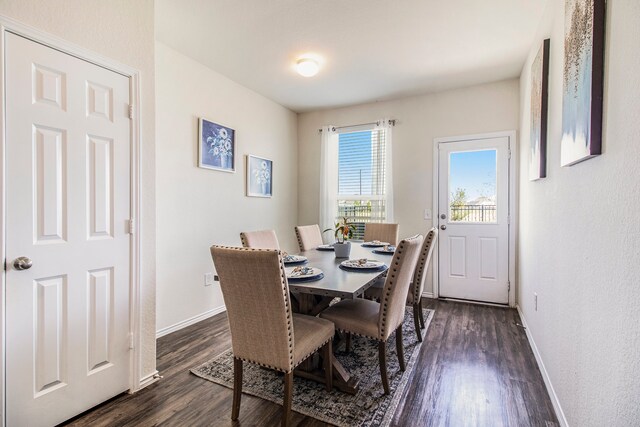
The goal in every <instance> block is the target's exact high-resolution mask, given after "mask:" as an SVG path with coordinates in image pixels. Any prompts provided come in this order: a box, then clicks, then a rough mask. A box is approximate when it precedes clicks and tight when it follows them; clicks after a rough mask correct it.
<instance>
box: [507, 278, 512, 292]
mask: <svg viewBox="0 0 640 427" xmlns="http://www.w3.org/2000/svg"><path fill="white" fill-rule="evenodd" d="M507 292H511V280H507Z"/></svg>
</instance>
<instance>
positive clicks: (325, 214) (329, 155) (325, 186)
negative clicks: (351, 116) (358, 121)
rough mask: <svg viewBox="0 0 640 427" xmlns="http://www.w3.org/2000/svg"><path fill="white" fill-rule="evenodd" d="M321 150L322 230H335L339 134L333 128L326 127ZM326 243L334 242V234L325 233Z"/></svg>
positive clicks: (323, 130) (323, 131) (320, 223)
mask: <svg viewBox="0 0 640 427" xmlns="http://www.w3.org/2000/svg"><path fill="white" fill-rule="evenodd" d="M321 138H322V141H321V148H320V215H319V225H320V230H325V229H327V228H333V227H334V225H335V220H336V212H337V208H338V198H337V196H338V134H337V133H336V132H335V130H334V127H333V126H324V127H323V128H322V132H321ZM322 236H323V238H324V240H325V242H333V241H334V238H333V234H332V233H329V232H327V233H323V235H322Z"/></svg>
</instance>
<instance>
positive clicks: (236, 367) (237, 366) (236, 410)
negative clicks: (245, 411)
mask: <svg viewBox="0 0 640 427" xmlns="http://www.w3.org/2000/svg"><path fill="white" fill-rule="evenodd" d="M241 398H242V359H237V358H234V359H233V406H232V409H231V419H232V420H233V421H235V420H237V419H238V417H239V416H240V399H241Z"/></svg>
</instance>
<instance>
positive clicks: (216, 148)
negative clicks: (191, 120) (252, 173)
mask: <svg viewBox="0 0 640 427" xmlns="http://www.w3.org/2000/svg"><path fill="white" fill-rule="evenodd" d="M199 124H200V126H199V128H200V132H199V134H200V140H199V141H198V166H200V167H201V168H206V169H215V170H220V171H224V172H235V171H236V168H235V158H236V131H235V130H233V129H231V128H228V127H226V126H222V125H219V124H217V123H214V122H211V121H209V120H207V119H204V118H200V123H199Z"/></svg>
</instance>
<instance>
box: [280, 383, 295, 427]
mask: <svg viewBox="0 0 640 427" xmlns="http://www.w3.org/2000/svg"><path fill="white" fill-rule="evenodd" d="M292 398H293V371H291V372H287V373H285V374H284V399H283V402H282V427H289V426H290V425H291V400H292Z"/></svg>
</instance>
